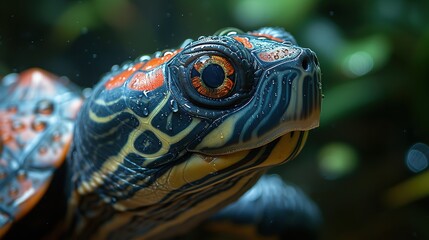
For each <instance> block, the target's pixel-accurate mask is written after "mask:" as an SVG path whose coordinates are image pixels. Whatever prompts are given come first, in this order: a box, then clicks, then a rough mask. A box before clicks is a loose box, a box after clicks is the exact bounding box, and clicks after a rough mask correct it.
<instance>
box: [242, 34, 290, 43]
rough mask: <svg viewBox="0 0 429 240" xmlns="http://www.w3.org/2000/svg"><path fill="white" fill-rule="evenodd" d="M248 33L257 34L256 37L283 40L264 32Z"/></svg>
mask: <svg viewBox="0 0 429 240" xmlns="http://www.w3.org/2000/svg"><path fill="white" fill-rule="evenodd" d="M250 34H251V35H253V36H257V37H265V38H268V39H271V40H273V41H276V42H281V43H282V42H284V40H283V39H281V38H277V37H274V36H272V35H270V34H266V33H250Z"/></svg>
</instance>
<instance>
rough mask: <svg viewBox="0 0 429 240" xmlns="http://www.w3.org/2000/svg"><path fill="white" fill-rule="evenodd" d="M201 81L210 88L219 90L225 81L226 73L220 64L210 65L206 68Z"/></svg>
mask: <svg viewBox="0 0 429 240" xmlns="http://www.w3.org/2000/svg"><path fill="white" fill-rule="evenodd" d="M201 79H202V80H203V82H204V84H205V85H206V86H207V87H209V88H217V87H219V86H220V85H222V83H223V81H224V80H225V72H224V71H223V68H222V67H221V66H219V65H218V64H209V65H208V66H207V67H205V68H204V70H203V72H202V74H201Z"/></svg>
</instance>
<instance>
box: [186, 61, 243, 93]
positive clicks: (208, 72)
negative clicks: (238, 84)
mask: <svg viewBox="0 0 429 240" xmlns="http://www.w3.org/2000/svg"><path fill="white" fill-rule="evenodd" d="M191 82H192V86H193V87H194V89H195V90H196V91H197V92H198V93H199V94H201V95H202V96H204V97H208V98H213V99H219V98H224V97H227V96H229V95H230V93H231V92H232V91H233V89H234V86H235V70H234V66H233V65H232V64H231V63H230V62H229V61H228V60H227V59H226V58H224V57H221V56H217V55H212V56H209V55H203V56H201V57H199V58H198V59H197V60H196V61H195V63H194V65H193V68H192V70H191Z"/></svg>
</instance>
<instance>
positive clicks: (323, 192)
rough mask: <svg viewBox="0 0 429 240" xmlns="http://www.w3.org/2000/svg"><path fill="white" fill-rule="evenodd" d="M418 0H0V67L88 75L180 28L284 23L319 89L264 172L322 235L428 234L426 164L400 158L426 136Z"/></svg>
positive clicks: (171, 41)
mask: <svg viewBox="0 0 429 240" xmlns="http://www.w3.org/2000/svg"><path fill="white" fill-rule="evenodd" d="M428 5H429V2H428V1H425V0H413V1H408V0H360V1H356V0H352V1H340V0H326V1H320V0H300V1H295V0H264V1H258V0H237V1H226V0H223V1H209V0H201V1H190V0H177V1H168V0H161V1H131V0H88V1H72V0H59V1H58V0H57V1H54V0H38V1H22V0H19V1H16V0H13V1H12V0H3V1H2V3H0V75H3V76H4V75H6V74H7V73H10V72H20V71H22V70H24V69H27V68H30V67H42V68H44V69H47V70H49V71H51V72H54V73H56V74H57V75H65V76H68V77H69V78H70V79H71V80H72V81H73V82H75V83H77V84H78V85H80V86H82V87H91V86H92V85H93V84H95V83H96V82H97V81H98V79H99V78H100V76H102V75H103V73H105V72H107V71H109V69H110V68H111V66H112V65H114V64H120V63H122V62H124V61H126V60H133V59H135V58H137V57H138V56H140V55H142V54H149V53H153V52H154V51H157V50H162V49H164V48H173V47H176V46H178V45H179V44H180V43H181V42H182V41H183V40H184V39H186V38H194V39H195V38H197V37H198V36H201V35H210V34H212V33H214V32H215V31H216V30H218V29H220V28H224V27H228V26H234V27H238V28H241V29H243V30H246V31H247V30H253V29H256V28H259V27H262V26H279V27H284V28H285V29H287V30H288V31H290V32H291V33H292V34H293V35H294V36H295V37H296V39H297V40H298V42H299V43H300V45H302V46H306V47H309V48H312V49H313V50H314V51H315V52H316V53H317V54H318V57H319V60H320V62H321V66H322V72H323V88H324V95H325V98H324V100H323V109H322V117H321V127H320V128H318V129H316V130H314V131H312V132H311V134H310V136H309V140H308V143H307V145H306V147H305V148H304V151H303V153H302V154H301V155H300V156H299V157H298V159H296V160H294V161H291V162H289V163H287V164H285V165H283V166H281V167H279V168H276V169H275V170H273V172H276V173H279V174H281V175H282V176H283V177H284V179H285V180H287V181H289V182H292V183H294V184H296V185H298V186H300V187H301V188H302V189H303V190H304V191H305V192H306V193H307V194H308V195H309V196H310V197H311V198H312V199H313V200H314V201H315V202H316V203H317V204H318V206H319V207H320V209H321V211H322V214H323V218H324V223H323V225H322V228H321V231H320V238H321V239H429V228H428V226H429V193H428V192H429V177H428V174H429V173H427V170H425V169H423V170H422V171H420V172H417V173H415V172H414V171H411V170H410V169H408V168H407V165H406V154H407V151H408V150H409V149H410V147H411V146H412V145H413V144H415V143H418V142H421V143H425V144H429V111H428V110H429V108H428V103H429V101H428V92H429V79H428V73H429V72H428V71H429V14H428V13H429V6H428ZM425 79H426V80H425ZM425 158H426V159H425ZM427 158H429V156H428V155H426V156H423V157H422V158H421V159H420V160H422V161H424V160H427Z"/></svg>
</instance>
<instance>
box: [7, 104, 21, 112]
mask: <svg viewBox="0 0 429 240" xmlns="http://www.w3.org/2000/svg"><path fill="white" fill-rule="evenodd" d="M6 110H7V112H9V113H16V112H18V106H16V105H10V106H9V107H7V109H6Z"/></svg>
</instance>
